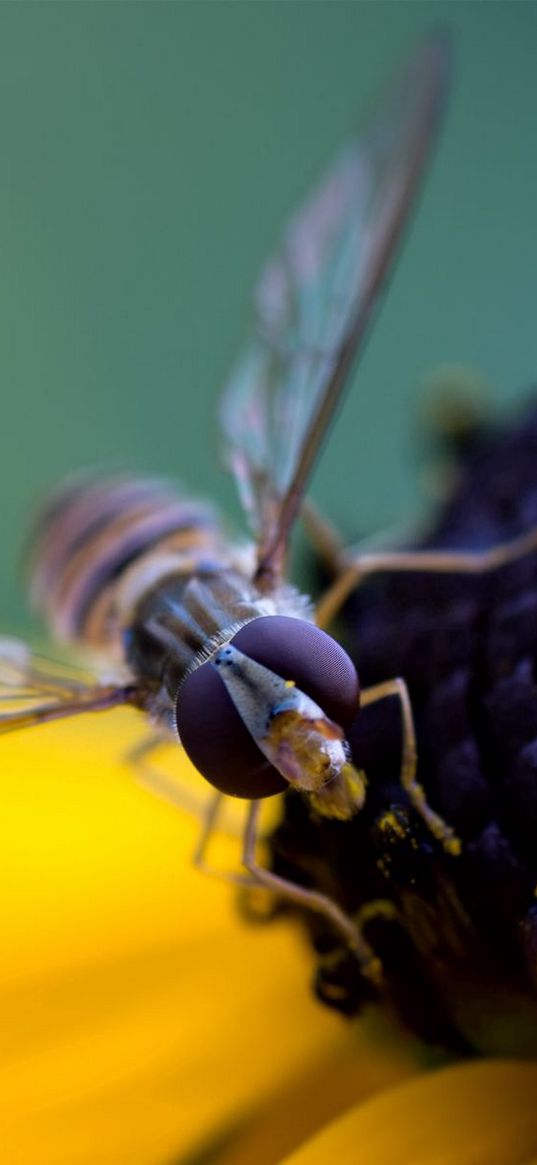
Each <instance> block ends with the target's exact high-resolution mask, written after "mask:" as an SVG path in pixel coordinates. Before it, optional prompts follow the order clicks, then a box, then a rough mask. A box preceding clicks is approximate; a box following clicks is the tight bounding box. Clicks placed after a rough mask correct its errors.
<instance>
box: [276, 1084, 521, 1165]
mask: <svg viewBox="0 0 537 1165" xmlns="http://www.w3.org/2000/svg"><path fill="white" fill-rule="evenodd" d="M536 1099H537V1064H535V1063H522V1062H515V1061H488V1062H487V1061H484V1062H480V1063H472V1064H465V1065H459V1066H456V1067H451V1068H446V1069H443V1070H442V1071H437V1072H433V1073H431V1074H430V1075H428V1076H423V1077H420V1078H418V1079H416V1080H412V1081H410V1082H408V1083H405V1084H401V1085H399V1086H398V1087H396V1088H394V1089H392V1090H391V1091H389V1092H386V1093H384V1094H383V1095H379V1096H376V1097H375V1098H374V1099H372V1100H370V1101H368V1102H367V1103H366V1104H363V1105H361V1106H359V1107H357V1108H354V1109H353V1111H352V1112H349V1113H348V1114H347V1115H346V1116H344V1117H342V1118H340V1119H339V1120H337V1121H336V1122H335V1123H333V1124H332V1125H330V1126H329V1127H328V1128H327V1129H325V1130H324V1131H323V1132H322V1133H320V1134H319V1135H318V1136H316V1137H315V1138H314V1140H312V1141H310V1142H309V1143H308V1144H307V1145H305V1146H303V1148H301V1149H300V1150H299V1151H298V1152H296V1153H294V1154H293V1155H292V1156H291V1157H288V1158H287V1159H286V1162H285V1165H326V1163H327V1162H328V1161H335V1162H337V1165H356V1162H357V1161H360V1162H361V1161H363V1162H364V1163H365V1162H367V1165H529V1163H530V1162H531V1161H532V1160H533V1159H534V1157H535V1154H536V1153H537V1103H536Z"/></svg>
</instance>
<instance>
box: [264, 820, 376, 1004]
mask: <svg viewBox="0 0 537 1165" xmlns="http://www.w3.org/2000/svg"><path fill="white" fill-rule="evenodd" d="M260 808H261V802H260V801H252V803H251V805H250V808H249V810H248V816H247V819H246V829H245V832H244V847H243V852H242V864H243V866H245V868H246V869H247V870H248V872H249V873H250V874H251V875H252V877H253V878H254V879H255V881H256V882H257V883H258V884H259V885H261V886H266V888H267V889H268V890H272V891H273V892H274V893H275V894H277V895H278V897H280V898H287V899H288V901H290V902H294V903H296V905H297V906H302V907H304V908H305V909H306V910H314V911H316V912H317V913H319V914H324V916H325V918H326V919H327V920H328V922H330V923H331V925H332V926H333V927H334V929H335V930H336V931H337V932H338V934H339V935H340V936H341V938H342V939H343V941H344V942H345V945H346V946H348V947H350V949H351V950H352V951H353V952H354V954H355V955H356V957H357V959H358V961H359V963H360V966H361V970H362V974H363V975H365V976H366V977H367V978H368V979H370V980H371V981H372V982H374V983H377V984H378V983H379V981H380V979H381V978H382V968H381V964H380V960H379V959H378V958H377V956H376V955H375V953H374V951H373V949H372V948H371V946H370V945H369V943H368V942H367V941H366V939H365V938H364V935H363V933H362V929H361V926H360V924H359V923H357V922H355V921H354V920H353V919H352V918H351V917H350V916H349V915H348V914H345V912H344V911H343V910H341V909H340V907H339V906H338V905H337V902H334V901H333V900H332V899H331V898H329V897H328V896H327V895H326V894H321V893H320V892H319V891H317V890H307V889H306V888H305V887H304V886H300V885H299V884H298V883H297V882H290V881H288V879H287V878H281V877H280V876H279V875H278V874H274V873H273V872H272V870H266V869H265V868H264V867H263V866H260V865H259V863H258V861H257V858H256V852H255V851H256V842H257V836H258V820H259V811H260Z"/></svg>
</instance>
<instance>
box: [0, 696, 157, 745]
mask: <svg viewBox="0 0 537 1165" xmlns="http://www.w3.org/2000/svg"><path fill="white" fill-rule="evenodd" d="M34 697H35V693H34ZM22 698H23V700H24V701H26V700H28V698H29V697H28V696H27V695H26V694H24V696H23V697H22ZM16 700H17V696H16V695H15V696H13V701H14V702H16ZM131 703H135V699H134V698H133V689H132V688H126V687H117V686H115V685H107V686H106V687H105V686H102V687H101V686H96V687H94V688H90V687H87V688H86V690H85V691H80V692H78V693H77V694H76V696H71V695H69V696H68V697H67V698H64V699H60V698H59V697H57V698H56V699H55V700H52V701H48V702H47V703H44V704H36V705H34V707H25V708H22V709H19V708H18V709H16V710H14V711H9V712H2V713H1V714H0V734H3V733H5V732H16V731H17V730H19V729H21V728H35V727H37V726H38V725H39V724H47V723H48V722H49V721H50V720H65V719H67V718H68V717H71V716H81V715H82V714H83V713H84V712H108V711H109V710H110V709H112V708H118V707H120V706H121V705H124V704H131Z"/></svg>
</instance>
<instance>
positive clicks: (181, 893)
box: [0, 712, 417, 1165]
mask: <svg viewBox="0 0 537 1165" xmlns="http://www.w3.org/2000/svg"><path fill="white" fill-rule="evenodd" d="M140 731H141V730H140V727H139V722H138V720H137V718H136V717H135V715H134V714H131V713H124V712H123V713H122V712H119V713H113V714H109V715H107V716H102V717H86V718H84V720H81V721H80V722H79V723H76V722H72V723H69V724H68V723H66V724H63V725H61V724H57V725H50V726H47V727H46V728H43V729H42V730H41V729H40V730H35V731H33V732H31V731H29V732H27V733H24V734H21V735H20V736H15V735H14V736H12V737H9V738H6V739H5V740H4V741H3V742H2V770H3V775H2V782H1V784H0V788H1V800H2V805H1V818H0V820H1V829H2V837H1V838H0V863H1V869H0V876H1V879H2V886H3V887H4V893H3V907H2V913H3V917H2V919H1V920H0V934H1V941H2V946H3V951H2V957H1V959H0V1008H1V1014H0V1031H1V1032H2V1037H1V1051H0V1108H1V1113H2V1126H3V1127H2V1130H1V1143H2V1159H3V1160H5V1161H9V1163H10V1165H12V1163H15V1162H16V1163H17V1165H26V1163H28V1165H30V1163H31V1165H34V1163H35V1161H37V1160H38V1161H39V1162H40V1165H86V1163H87V1165H90V1162H91V1163H92V1165H94V1162H95V1161H97V1160H98V1161H99V1165H108V1163H110V1165H120V1163H122V1162H124V1161H125V1162H126V1161H128V1162H129V1165H138V1163H139V1165H145V1163H147V1165H155V1163H156V1162H161V1161H167V1160H175V1159H180V1160H183V1159H186V1157H187V1156H188V1154H189V1153H193V1152H198V1151H200V1150H201V1148H202V1147H203V1146H206V1145H213V1144H214V1145H216V1144H218V1143H219V1142H220V1140H222V1139H225V1138H226V1137H228V1135H229V1134H230V1132H231V1131H232V1130H236V1129H238V1128H239V1127H240V1126H241V1125H242V1124H243V1123H244V1122H247V1121H251V1120H252V1119H253V1117H254V1114H256V1113H262V1112H266V1111H267V1105H268V1104H269V1103H270V1102H271V1101H274V1102H276V1101H277V1100H278V1098H280V1100H281V1098H285V1097H286V1096H289V1095H294V1094H295V1093H294V1092H293V1090H296V1088H297V1087H298V1085H299V1083H300V1082H301V1081H302V1082H306V1084H307V1083H308V1081H310V1080H311V1081H313V1080H315V1081H316V1084H315V1087H316V1089H317V1091H318V1093H320V1094H324V1100H323V1103H322V1104H319V1106H318V1111H317V1110H316V1108H315V1106H314V1107H311V1106H310V1108H309V1114H308V1119H307V1120H306V1122H305V1124H304V1122H303V1123H302V1125H301V1126H300V1128H294V1126H293V1122H292V1120H289V1128H288V1130H287V1133H286V1135H284V1136H283V1140H282V1141H281V1144H282V1147H283V1151H284V1152H287V1151H288V1150H289V1148H290V1147H292V1146H294V1145H295V1144H297V1143H299V1137H300V1136H305V1135H309V1134H310V1133H311V1132H312V1131H313V1130H314V1129H316V1128H318V1127H319V1122H320V1121H325V1120H327V1119H330V1118H331V1117H332V1116H333V1115H334V1114H335V1113H338V1112H341V1111H342V1109H343V1107H344V1106H345V1105H346V1104H348V1102H349V1099H350V1097H352V1099H354V1098H355V1097H356V1095H363V1094H364V1093H368V1092H370V1091H371V1090H372V1089H374V1088H375V1087H380V1086H382V1085H383V1084H384V1083H385V1082H386V1081H390V1082H393V1080H394V1079H398V1078H400V1077H401V1076H403V1075H405V1074H408V1073H409V1072H413V1071H416V1070H417V1068H416V1057H415V1055H414V1053H413V1050H412V1049H411V1050H410V1052H409V1054H408V1055H404V1054H394V1053H392V1050H391V1049H390V1047H389V1046H387V1047H379V1048H378V1049H377V1051H376V1052H375V1051H371V1050H370V1048H369V1044H368V1041H367V1039H366V1037H365V1036H363V1034H360V1035H359V1036H357V1034H356V1030H355V1028H353V1027H352V1026H351V1025H345V1024H344V1023H343V1022H342V1021H341V1020H340V1019H339V1018H338V1017H337V1016H335V1015H334V1014H332V1013H330V1012H328V1011H326V1010H324V1009H323V1008H321V1007H320V1006H319V1005H318V1004H316V1003H315V1001H314V1000H313V998H312V996H311V993H310V990H309V986H308V981H309V976H310V970H311V968H310V958H309V955H308V952H307V949H306V947H305V945H304V946H303V945H302V944H301V942H300V940H299V937H298V936H297V934H295V932H294V931H293V929H292V928H291V926H290V925H288V924H285V923H279V924H277V925H272V926H270V927H267V928H260V927H257V928H255V927H250V928H249V927H246V926H244V925H243V924H241V923H240V921H239V920H238V918H237V916H236V913H235V910H234V906H233V901H234V895H233V892H232V891H230V890H229V888H228V887H225V886H223V885H222V884H221V883H218V882H215V881H211V880H209V879H208V878H206V877H203V876H202V875H200V874H198V873H196V872H195V871H194V870H193V869H192V866H191V863H190V853H191V851H192V847H193V844H194V840H195V837H196V834H197V829H198V828H199V827H198V825H197V823H196V822H194V821H193V820H192V819H190V818H189V817H187V816H186V815H183V814H181V813H179V812H178V811H177V810H175V809H173V808H171V807H170V806H168V805H166V804H164V803H163V802H161V801H159V800H158V799H157V798H153V797H152V796H151V795H150V794H149V793H147V792H146V791H145V790H143V789H141V788H139V787H138V786H137V785H136V784H135V782H134V781H133V780H132V776H131V774H130V773H129V771H128V770H127V768H126V766H125V765H123V764H121V763H120V761H119V760H118V758H119V757H120V756H121V755H122V753H124V751H125V749H126V748H127V747H129V746H132V744H133V742H135V740H136V738H137V736H138V737H139V734H140ZM184 763H185V764H186V762H184ZM185 776H187V774H186V772H185ZM236 850H237V842H235V843H233V842H232V841H227V842H223V843H221V844H220V847H219V854H218V858H219V860H222V861H223V862H224V863H227V864H232V863H233V860H234V859H235V860H236ZM341 1056H342V1057H343V1063H344V1064H345V1063H346V1064H347V1065H348V1067H349V1072H350V1075H349V1077H348V1079H347V1073H346V1072H345V1071H342V1069H341V1061H340V1057H341ZM351 1063H352V1064H353V1067H352V1068H351V1067H350V1065H351ZM325 1065H326V1072H325ZM338 1065H339V1067H338ZM331 1081H332V1083H333V1088H332V1090H331ZM345 1081H346V1084H345ZM349 1081H352V1087H351V1089H350V1092H349ZM282 1131H283V1133H284V1134H285V1128H283V1130H282ZM268 1159H269V1158H267V1160H268ZM270 1159H271V1160H272V1161H274V1159H275V1158H274V1157H272V1158H270Z"/></svg>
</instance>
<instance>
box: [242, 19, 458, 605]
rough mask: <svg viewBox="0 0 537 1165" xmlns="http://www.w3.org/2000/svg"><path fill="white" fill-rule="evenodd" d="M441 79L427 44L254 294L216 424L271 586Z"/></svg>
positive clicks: (445, 59) (442, 70)
mask: <svg viewBox="0 0 537 1165" xmlns="http://www.w3.org/2000/svg"><path fill="white" fill-rule="evenodd" d="M448 72H449V51H448V47H447V45H446V43H445V42H444V41H443V40H442V39H440V38H434V39H433V38H431V39H429V40H427V41H426V42H425V43H424V44H423V45H422V46H421V47H420V49H419V50H418V52H417V53H416V54H415V56H414V57H413V58H412V59H411V60H410V62H409V63H408V64H407V66H406V68H405V69H404V71H403V72H402V74H401V75H400V76H399V78H398V79H397V81H396V83H395V84H394V85H393V86H392V87H391V88H390V90H389V91H388V93H387V95H386V96H385V98H384V100H383V101H382V102H381V103H380V105H379V106H378V107H377V109H376V110H375V112H374V113H373V115H372V116H371V118H370V119H369V122H368V123H367V125H366V128H365V130H364V132H363V133H362V134H361V135H360V136H359V138H357V139H356V140H355V141H353V142H351V143H350V144H349V145H348V146H347V147H346V148H345V149H344V150H343V151H342V152H341V153H340V155H339V157H338V158H336V160H335V162H334V164H333V166H332V168H331V169H330V170H329V171H328V173H327V174H326V176H325V178H324V179H323V180H322V181H321V183H320V185H319V186H318V187H317V189H316V190H315V191H314V192H313V194H312V195H311V196H310V198H309V199H308V200H307V202H306V203H305V204H304V206H303V207H302V208H301V209H300V210H299V212H298V213H297V214H295V215H294V217H293V218H291V220H290V222H289V223H288V225H287V228H286V230H285V232H284V234H283V238H282V241H281V245H280V248H279V250H278V251H277V253H276V254H275V255H274V256H273V257H272V258H271V259H270V261H269V262H268V263H267V265H266V267H265V269H264V271H263V272H262V274H261V278H260V280H259V283H258V285H257V288H256V291H255V297H254V309H255V313H254V329H253V335H252V338H251V340H250V343H249V345H248V346H247V348H246V350H245V351H244V353H243V355H242V358H241V359H240V361H239V363H238V364H237V366H236V368H235V370H234V372H233V374H232V376H231V378H230V381H229V383H228V385H227V387H226V389H225V392H224V395H223V399H222V408H221V427H222V430H223V434H224V441H225V454H226V461H227V463H228V465H229V467H230V468H231V470H232V472H233V474H234V476H235V479H236V481H237V485H238V489H239V493H240V497H241V500H242V503H243V506H244V508H245V510H246V513H247V515H248V517H249V521H250V525H251V527H252V530H253V532H254V534H255V536H256V538H257V540H258V568H257V574H256V581H257V582H258V583H261V581H262V580H263V579H264V580H265V585H266V586H267V587H268V588H270V585H271V580H272V581H274V579H275V578H277V576H278V572H279V570H280V569H281V565H282V560H283V556H284V553H285V548H286V543H287V539H288V536H289V531H290V528H291V525H292V523H293V521H294V519H295V517H296V513H297V510H298V507H299V505H300V500H301V497H302V494H303V491H304V487H305V484H306V481H307V478H308V476H309V473H310V470H311V468H312V465H313V462H314V459H315V456H316V454H317V451H318V448H319V445H320V443H321V440H322V438H323V435H324V432H325V430H326V427H327V425H328V422H329V420H330V418H331V416H332V414H333V411H334V409H335V407H336V405H337V403H338V400H339V398H340V396H341V393H342V390H343V387H344V383H345V380H346V377H347V373H348V371H349V367H350V364H351V362H352V359H353V358H354V356H355V354H356V352H357V349H358V347H359V345H360V342H361V340H362V337H363V335H364V332H365V329H366V325H367V323H368V320H369V317H370V315H371V313H372V310H373V308H374V306H375V303H376V300H377V297H378V294H379V292H380V290H381V288H382V285H383V282H384V279H385V276H386V274H387V270H388V266H389V263H390V260H391V258H392V255H393V253H394V251H395V247H396V244H397V241H398V238H399V235H400V233H401V230H402V228H403V225H404V222H405V220H406V218H407V215H408V213H409V211H410V209H411V206H412V203H413V199H414V195H415V193H416V190H417V186H418V183H419V179H420V177H421V174H422V171H423V168H424V165H425V162H426V160H427V156H428V153H429V150H430V147H431V145H432V142H433V140H434V138H435V134H436V130H437V125H438V122H439V118H440V114H441V110H442V107H443V104H444V94H445V91H446V87H447V79H448Z"/></svg>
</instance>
